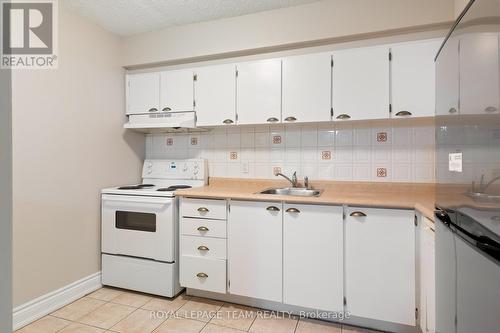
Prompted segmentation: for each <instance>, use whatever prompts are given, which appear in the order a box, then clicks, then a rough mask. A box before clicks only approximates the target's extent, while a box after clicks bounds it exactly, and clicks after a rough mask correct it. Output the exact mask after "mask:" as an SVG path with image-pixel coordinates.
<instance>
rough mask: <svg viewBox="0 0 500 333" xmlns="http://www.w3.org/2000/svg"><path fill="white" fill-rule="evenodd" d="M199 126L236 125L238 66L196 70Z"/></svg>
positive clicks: (210, 67) (196, 107)
mask: <svg viewBox="0 0 500 333" xmlns="http://www.w3.org/2000/svg"><path fill="white" fill-rule="evenodd" d="M195 73H196V81H195V102H196V103H195V110H196V116H197V122H196V124H197V126H216V125H224V124H226V125H228V124H236V66H235V65H234V64H228V65H218V66H207V67H201V68H198V69H196V70H195Z"/></svg>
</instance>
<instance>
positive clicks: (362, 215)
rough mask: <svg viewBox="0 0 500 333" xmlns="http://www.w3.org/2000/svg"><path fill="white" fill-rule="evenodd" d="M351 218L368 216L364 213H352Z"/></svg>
mask: <svg viewBox="0 0 500 333" xmlns="http://www.w3.org/2000/svg"><path fill="white" fill-rule="evenodd" d="M350 216H352V217H365V216H366V214H365V213H363V212H352V213H351V214H350Z"/></svg>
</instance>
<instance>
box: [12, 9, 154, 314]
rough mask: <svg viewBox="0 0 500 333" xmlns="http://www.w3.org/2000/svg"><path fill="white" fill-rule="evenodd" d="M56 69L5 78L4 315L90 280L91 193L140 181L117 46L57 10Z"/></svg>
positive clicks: (138, 147)
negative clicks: (8, 306) (8, 203)
mask: <svg viewBox="0 0 500 333" xmlns="http://www.w3.org/2000/svg"><path fill="white" fill-rule="evenodd" d="M59 8H60V15H59V69H57V70H31V71H22V70H18V71H16V72H15V73H13V92H12V93H13V154H14V156H13V163H14V176H13V180H14V236H13V237H14V305H15V306H17V305H20V304H23V303H25V302H27V301H29V300H32V299H34V298H36V297H38V296H41V295H43V294H46V293H48V292H50V291H53V290H56V289H58V288H61V287H63V286H65V285H67V284H69V283H72V282H74V281H77V280H79V279H81V278H83V277H86V276H88V275H90V274H93V273H95V272H98V271H100V215H99V214H100V195H99V190H100V189H101V188H104V187H107V186H111V185H118V184H124V183H133V182H137V181H139V180H140V167H141V163H142V160H143V158H144V136H143V135H140V134H133V133H131V132H128V131H125V130H124V129H123V123H124V122H125V113H124V110H125V108H124V90H125V89H124V70H123V68H121V67H120V64H119V60H118V59H119V58H120V51H121V48H120V45H121V44H120V42H121V41H120V39H119V38H118V37H116V36H115V35H113V34H111V33H109V32H106V31H104V30H103V29H101V28H99V27H97V26H96V25H94V24H92V23H90V22H88V21H86V20H85V19H83V18H81V17H79V16H77V15H75V14H73V13H71V12H69V11H68V10H67V9H65V7H64V2H60V6H59Z"/></svg>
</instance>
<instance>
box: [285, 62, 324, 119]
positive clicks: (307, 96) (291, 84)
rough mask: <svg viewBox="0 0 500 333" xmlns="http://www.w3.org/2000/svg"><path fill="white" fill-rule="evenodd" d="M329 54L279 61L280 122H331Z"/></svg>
mask: <svg viewBox="0 0 500 333" xmlns="http://www.w3.org/2000/svg"><path fill="white" fill-rule="evenodd" d="M331 60H332V55H331V53H319V54H308V55H303V56H294V57H287V58H284V59H283V109H282V115H283V122H293V121H299V122H315V121H329V120H331V114H330V108H331V85H332V67H331Z"/></svg>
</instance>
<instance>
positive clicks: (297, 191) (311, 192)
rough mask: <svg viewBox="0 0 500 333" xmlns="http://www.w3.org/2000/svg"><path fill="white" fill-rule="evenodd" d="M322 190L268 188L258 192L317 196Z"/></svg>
mask: <svg viewBox="0 0 500 333" xmlns="http://www.w3.org/2000/svg"><path fill="white" fill-rule="evenodd" d="M322 192H323V190H315V189H309V188H301V187H283V188H268V189H265V190H264V191H261V192H258V194H274V195H290V196H297V197H319V196H320V195H321V193H322Z"/></svg>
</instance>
